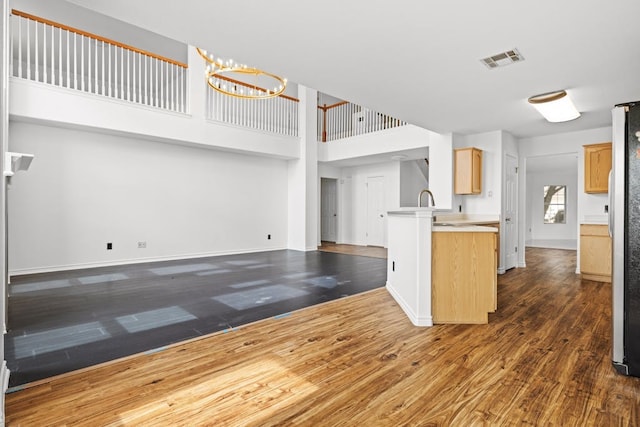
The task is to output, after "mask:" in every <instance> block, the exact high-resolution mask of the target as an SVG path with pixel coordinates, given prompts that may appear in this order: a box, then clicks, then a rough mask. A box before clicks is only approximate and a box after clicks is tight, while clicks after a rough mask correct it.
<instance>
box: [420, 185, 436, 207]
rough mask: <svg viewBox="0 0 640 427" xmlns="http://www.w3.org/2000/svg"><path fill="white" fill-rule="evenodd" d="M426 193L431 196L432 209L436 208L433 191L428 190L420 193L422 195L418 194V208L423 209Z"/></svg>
mask: <svg viewBox="0 0 640 427" xmlns="http://www.w3.org/2000/svg"><path fill="white" fill-rule="evenodd" d="M424 193H427V194H429V197H430V198H431V207H434V206H435V205H436V201H435V200H433V193H431V191H429V190H427V189H426V188H425V189H424V190H422V191H421V192H420V194H418V207H419V208H421V207H422V195H423V194H424ZM426 207H429V199H427V206H426Z"/></svg>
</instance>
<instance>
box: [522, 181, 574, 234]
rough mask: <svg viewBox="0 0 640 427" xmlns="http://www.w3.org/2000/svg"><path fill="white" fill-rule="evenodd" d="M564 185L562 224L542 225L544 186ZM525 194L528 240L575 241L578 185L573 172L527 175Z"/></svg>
mask: <svg viewBox="0 0 640 427" xmlns="http://www.w3.org/2000/svg"><path fill="white" fill-rule="evenodd" d="M545 185H566V186H567V191H566V210H565V223H564V224H545V223H544V213H543V211H544V186H545ZM527 194H528V196H527V197H528V199H529V200H528V203H527V205H528V206H529V210H528V211H527V217H528V218H529V219H530V228H531V233H530V239H534V240H538V239H543V240H547V239H562V240H576V239H577V238H578V237H577V234H578V226H577V224H578V185H577V173H576V171H575V170H569V171H558V172H553V173H549V172H536V173H529V177H527Z"/></svg>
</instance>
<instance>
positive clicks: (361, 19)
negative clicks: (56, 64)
mask: <svg viewBox="0 0 640 427" xmlns="http://www.w3.org/2000/svg"><path fill="white" fill-rule="evenodd" d="M69 1H70V2H72V3H75V4H78V5H81V6H84V7H87V8H90V9H93V10H95V11H98V12H100V13H104V14H106V15H110V16H112V17H114V18H117V19H120V20H123V21H126V22H129V23H132V24H134V25H137V26H139V27H142V28H145V29H147V30H150V31H153V32H157V33H160V34H163V35H165V36H167V37H170V38H173V39H176V40H178V41H181V42H184V43H188V44H190V45H193V46H200V47H203V48H206V49H208V50H210V51H213V52H216V53H217V54H219V55H221V56H224V57H227V58H233V59H234V60H236V61H238V62H244V63H248V64H250V65H253V66H256V67H259V68H263V69H265V70H267V71H270V72H274V73H277V74H280V75H283V76H286V77H288V78H289V80H291V81H295V82H298V83H300V84H303V85H306V86H308V87H312V88H314V89H318V90H320V91H322V92H325V93H328V94H331V95H334V96H336V97H338V98H341V99H347V100H350V101H352V102H356V103H360V104H362V105H364V106H366V107H369V108H372V109H375V110H378V111H380V112H383V113H387V114H390V115H393V116H396V117H398V118H400V119H403V120H406V121H408V122H409V123H412V124H415V125H418V126H421V127H424V128H427V129H430V130H433V131H436V132H440V133H446V132H455V133H462V134H470V133H479V132H485V131H491V130H497V129H503V130H506V131H508V132H511V133H512V134H513V135H515V136H516V137H520V138H522V137H531V136H538V135H546V134H551V133H560V132H568V131H576V130H583V129H591V128H596V127H602V126H608V125H610V124H611V108H612V107H613V106H614V105H615V104H618V103H622V102H627V101H635V100H639V99H640V84H639V83H640V79H639V76H640V31H638V28H639V27H640V25H639V24H638V20H639V19H640V18H639V17H640V1H638V0H616V1H608V2H605V1H602V0H562V1H558V0H520V1H513V0H487V1H478V0H448V1H438V2H436V1H419V0H396V1H393V2H392V1H383V0H366V1H365V0H348V1H345V0H323V1H315V2H307V1H300V0H269V1H265V0H234V1H213V0H191V1H188V2H178V1H175V0H135V1H132V0H69ZM512 48H517V49H518V50H519V51H520V53H521V54H522V55H523V56H524V58H525V61H524V62H521V63H516V64H513V65H509V66H507V67H505V68H498V69H494V70H488V69H487V68H485V66H484V65H483V64H482V63H481V62H480V59H481V58H483V57H486V56H491V55H494V54H496V53H499V52H502V51H505V50H509V49H512ZM558 89H566V90H567V91H568V92H569V94H570V95H571V97H572V98H573V100H574V103H575V104H576V106H577V108H578V109H579V110H580V111H581V112H582V117H581V118H579V119H577V120H574V121H572V122H568V123H561V124H551V123H547V122H545V121H544V119H542V117H541V116H540V115H538V113H537V112H536V111H535V110H534V109H533V108H531V107H530V106H529V105H528V104H527V102H526V99H527V98H528V97H529V96H532V95H536V94H540V93H545V92H550V91H554V90H558Z"/></svg>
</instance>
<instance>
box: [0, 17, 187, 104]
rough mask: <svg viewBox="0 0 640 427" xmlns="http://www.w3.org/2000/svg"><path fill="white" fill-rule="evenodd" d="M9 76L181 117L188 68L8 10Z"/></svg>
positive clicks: (64, 26)
mask: <svg viewBox="0 0 640 427" xmlns="http://www.w3.org/2000/svg"><path fill="white" fill-rule="evenodd" d="M11 15H12V16H11V40H12V41H11V58H12V75H13V76H14V77H18V78H22V79H28V80H32V81H36V82H41V83H46V84H50V85H54V86H58V87H62V88H67V89H73V90H79V91H82V92H87V93H91V94H94V95H101V96H106V97H109V98H115V99H119V100H122V101H127V102H133V103H137V104H143V105H148V106H152V107H155V108H161V109H165V110H170V111H175V112H180V113H185V112H187V110H188V99H187V77H188V76H187V73H188V69H187V65H186V64H183V63H181V62H178V61H175V60H172V59H169V58H165V57H162V56H159V55H156V54H153V53H150V52H146V51H144V50H141V49H138V48H135V47H132V46H128V45H126V44H123V43H119V42H117V41H114V40H110V39H107V38H105V37H101V36H98V35H96V34H92V33H89V32H86V31H83V30H79V29H77V28H73V27H69V26H67V25H64V24H60V23H57V22H53V21H50V20H47V19H44V18H40V17H37V16H33V15H29V14H27V13H24V12H20V11H17V10H13V11H12V12H11Z"/></svg>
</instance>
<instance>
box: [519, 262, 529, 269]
mask: <svg viewBox="0 0 640 427" xmlns="http://www.w3.org/2000/svg"><path fill="white" fill-rule="evenodd" d="M526 266H527V264H526V263H525V262H519V263H518V268H525V267H526Z"/></svg>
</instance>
